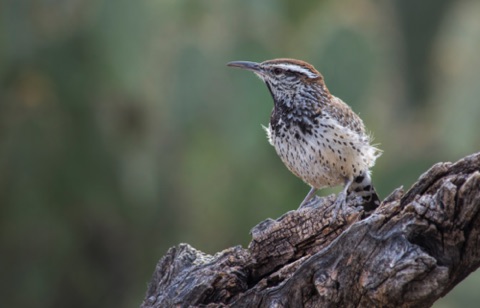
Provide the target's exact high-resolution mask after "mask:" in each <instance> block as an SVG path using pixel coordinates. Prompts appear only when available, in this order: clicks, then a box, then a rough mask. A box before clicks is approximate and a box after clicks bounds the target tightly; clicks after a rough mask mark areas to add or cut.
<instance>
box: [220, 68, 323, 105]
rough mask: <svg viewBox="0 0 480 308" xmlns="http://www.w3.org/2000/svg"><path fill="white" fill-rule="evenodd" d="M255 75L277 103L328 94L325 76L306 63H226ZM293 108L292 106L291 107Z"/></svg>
mask: <svg viewBox="0 0 480 308" xmlns="http://www.w3.org/2000/svg"><path fill="white" fill-rule="evenodd" d="M227 65H228V66H231V67H238V68H241V69H246V70H249V71H252V72H254V73H255V74H256V75H257V76H258V77H260V79H262V80H263V81H264V82H265V84H266V85H267V87H268V89H269V90H270V93H271V94H272V97H273V100H274V102H275V104H292V103H293V104H295V103H296V102H297V103H298V102H300V101H302V100H304V99H307V100H312V99H313V100H315V99H317V100H318V99H319V97H318V96H319V95H321V96H325V95H329V93H328V90H327V88H326V87H325V84H324V82H323V76H322V75H321V74H320V73H319V72H318V71H317V70H316V69H315V68H314V67H313V66H312V65H311V64H308V63H307V62H304V61H300V60H295V59H273V60H267V61H264V62H261V63H256V62H249V61H233V62H230V63H228V64H227ZM289 107H291V106H289Z"/></svg>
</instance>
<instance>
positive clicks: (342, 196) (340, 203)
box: [332, 191, 347, 222]
mask: <svg viewBox="0 0 480 308" xmlns="http://www.w3.org/2000/svg"><path fill="white" fill-rule="evenodd" d="M346 202H347V194H346V193H345V192H344V191H342V192H340V193H339V194H338V195H337V199H336V200H335V203H333V216H332V222H334V221H336V220H337V216H338V212H339V211H340V209H342V208H343V207H344V206H345V204H346ZM342 214H343V211H342Z"/></svg>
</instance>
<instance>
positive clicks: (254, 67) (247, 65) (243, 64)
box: [227, 61, 262, 74]
mask: <svg viewBox="0 0 480 308" xmlns="http://www.w3.org/2000/svg"><path fill="white" fill-rule="evenodd" d="M227 66H231V67H238V68H241V69H244V70H249V71H252V72H255V73H258V74H261V73H262V67H261V66H260V64H259V63H256V62H250V61H232V62H228V63H227Z"/></svg>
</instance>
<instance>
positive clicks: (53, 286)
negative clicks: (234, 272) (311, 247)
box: [0, 0, 480, 307]
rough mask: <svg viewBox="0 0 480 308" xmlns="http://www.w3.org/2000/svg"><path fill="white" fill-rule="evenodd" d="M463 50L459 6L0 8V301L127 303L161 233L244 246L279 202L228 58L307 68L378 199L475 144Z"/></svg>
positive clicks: (21, 2)
mask: <svg viewBox="0 0 480 308" xmlns="http://www.w3.org/2000/svg"><path fill="white" fill-rule="evenodd" d="M479 50H480V2H479V1H474V0H471V1H467V0H464V1H453V0H425V1H416V0H389V1H378V0H376V1H374V0H371V1H369V0H346V1H333V0H329V1H295V0H278V1H274V0H267V1H254V0H250V1H248V0H232V1H213V0H205V1H200V0H191V1H185V0H144V1H127V0H117V1H113V0H111V1H106V0H105V1H98V0H36V1H35V0H4V1H2V2H0V245H1V246H0V249H1V251H0V277H1V285H0V306H1V307H136V306H138V305H139V304H140V303H141V301H142V300H143V296H144V293H145V291H146V287H147V282H148V281H149V280H150V276H151V274H152V272H153V270H154V267H155V264H156V262H157V261H158V259H159V258H160V257H161V256H163V255H164V254H165V252H166V250H167V249H168V247H170V246H173V245H176V244H178V243H180V242H187V243H190V244H191V245H193V246H194V247H196V248H198V249H200V250H202V251H205V252H208V253H214V252H217V251H220V250H222V249H225V248H227V247H230V246H233V245H237V244H241V245H243V246H246V245H247V244H248V242H249V240H250V236H249V230H250V229H251V228H252V227H253V226H254V225H255V224H257V223H258V222H260V221H262V220H264V219H266V218H268V217H271V218H276V217H278V216H280V215H282V213H284V212H286V211H288V210H290V209H294V208H296V206H297V205H298V203H299V202H300V201H301V200H302V199H303V197H304V196H305V194H306V193H307V191H308V187H307V186H306V185H304V184H303V183H302V182H301V181H300V180H298V179H296V178H295V177H294V176H293V175H291V174H290V173H289V171H288V170H287V169H286V168H285V167H284V166H283V164H282V163H281V162H280V159H279V158H278V157H277V156H276V154H275V152H274V149H273V148H272V147H271V146H270V145H269V144H268V143H267V140H266V138H265V133H264V131H263V130H262V129H261V124H267V123H268V119H269V114H270V111H271V108H272V102H271V98H270V97H269V94H268V91H267V89H266V87H265V86H264V85H263V84H262V83H261V82H260V81H259V80H258V79H257V78H255V77H254V76H253V74H251V73H248V72H243V71H239V70H233V69H230V68H227V67H226V66H225V64H226V63H227V62H228V61H231V60H252V61H263V60H266V59H271V58H276V57H293V58H299V59H303V60H306V61H308V62H310V63H312V64H314V65H315V66H316V68H317V69H318V70H319V71H321V72H322V73H323V75H324V77H325V80H326V83H327V85H328V87H329V88H330V90H331V92H332V93H334V94H335V95H336V96H338V97H340V98H342V99H343V100H345V101H346V102H347V103H349V104H350V105H351V106H352V108H353V109H354V110H355V111H357V112H358V113H359V114H360V115H361V116H362V118H363V119H364V121H365V123H366V125H367V127H368V129H369V130H370V131H372V132H373V134H374V135H375V141H376V142H378V143H380V144H381V145H380V147H381V148H382V149H383V150H384V154H383V156H382V157H381V158H380V159H379V160H378V162H377V165H376V166H375V168H374V169H373V179H374V182H375V183H376V186H377V190H378V191H379V193H380V194H381V195H382V196H383V197H385V196H386V194H388V193H389V192H390V191H391V190H392V189H394V188H396V187H398V186H400V185H404V187H406V188H408V187H409V186H410V185H411V184H412V183H413V182H414V181H415V179H416V178H417V177H418V176H419V175H420V174H421V173H422V172H424V171H425V170H426V169H427V168H428V167H430V166H431V165H432V164H433V163H435V162H437V161H455V160H457V159H459V158H461V157H463V156H465V155H467V154H470V153H473V152H476V151H478V150H479V149H480V136H479V126H480V125H479V124H478V121H479V118H480V103H479V100H478V97H479V96H480V85H479V80H480V59H479V58H480V57H479ZM336 191H338V190H326V191H323V192H322V193H323V194H328V193H332V192H336ZM479 283H480V276H479V275H478V274H477V275H475V274H474V275H472V276H470V277H469V278H468V279H467V280H466V281H465V282H464V283H462V284H461V285H460V286H459V287H458V288H457V289H456V290H455V291H454V292H452V293H451V294H449V296H448V297H447V298H445V299H442V300H441V301H440V302H439V303H437V304H436V305H435V307H477V305H476V304H475V302H478V301H479V300H480V294H479V292H478V284H479Z"/></svg>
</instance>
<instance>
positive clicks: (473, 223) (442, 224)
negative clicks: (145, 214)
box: [142, 153, 480, 308]
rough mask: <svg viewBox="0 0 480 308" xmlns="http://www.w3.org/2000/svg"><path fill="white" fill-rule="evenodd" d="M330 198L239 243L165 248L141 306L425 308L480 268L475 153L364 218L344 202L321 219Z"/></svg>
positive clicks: (438, 168)
mask: <svg viewBox="0 0 480 308" xmlns="http://www.w3.org/2000/svg"><path fill="white" fill-rule="evenodd" d="M334 200H335V196H333V195H332V196H329V197H326V198H316V199H314V200H313V201H312V202H310V203H309V204H308V205H306V206H305V207H304V208H302V209H300V210H295V211H290V212H288V213H286V214H285V215H283V216H282V217H280V218H278V219H277V220H272V219H267V220H265V221H263V222H261V223H260V224H258V225H257V226H256V227H254V228H253V230H252V241H251V243H250V244H249V246H248V249H244V248H242V247H240V246H236V247H232V248H229V249H226V250H224V251H222V252H219V253H217V254H215V255H213V256H212V255H207V254H204V253H202V252H200V251H198V250H196V249H194V248H192V247H191V246H189V245H188V244H180V245H178V246H176V247H172V248H170V250H169V251H168V252H167V254H166V255H165V256H164V257H163V258H162V259H161V260H160V261H159V262H158V264H157V266H156V268H155V272H154V273H153V277H152V280H151V281H150V284H149V287H148V290H147V294H146V297H145V300H144V302H143V304H142V307H143V308H147V307H428V306H430V305H432V304H433V302H434V301H435V300H437V299H438V298H439V297H441V296H444V295H445V294H447V293H448V292H449V291H450V290H451V289H452V288H453V287H454V286H455V285H456V284H458V283H459V282H460V281H462V280H463V279H464V278H465V277H467V276H468V275H469V274H470V273H471V272H472V271H474V270H475V269H477V268H478V267H479V265H480V216H479V210H480V153H477V154H473V155H470V156H467V157H465V158H463V159H461V160H459V161H458V162H456V163H438V164H436V165H434V166H433V167H432V168H431V169H430V170H428V171H427V172H426V173H424V174H423V175H422V176H420V178H419V179H418V181H417V182H416V183H415V184H414V185H413V186H412V187H411V188H410V190H408V191H407V192H406V193H404V192H403V190H402V189H397V190H395V191H394V192H393V193H392V194H391V195H390V196H389V197H387V198H386V199H385V200H384V201H383V202H382V204H381V205H380V207H378V208H377V209H376V210H375V211H374V212H373V213H371V214H369V215H366V214H365V213H364V212H363V208H362V207H361V205H360V204H359V200H349V201H348V207H345V209H344V211H343V213H340V214H339V215H338V217H337V220H336V221H331V206H332V203H333V202H334ZM342 214H343V215H342ZM364 216H366V217H364Z"/></svg>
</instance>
